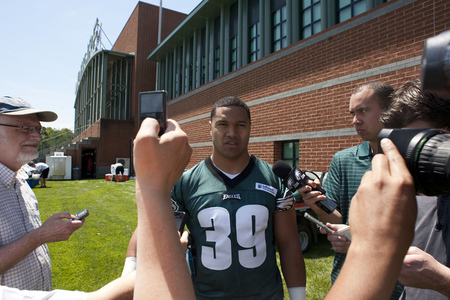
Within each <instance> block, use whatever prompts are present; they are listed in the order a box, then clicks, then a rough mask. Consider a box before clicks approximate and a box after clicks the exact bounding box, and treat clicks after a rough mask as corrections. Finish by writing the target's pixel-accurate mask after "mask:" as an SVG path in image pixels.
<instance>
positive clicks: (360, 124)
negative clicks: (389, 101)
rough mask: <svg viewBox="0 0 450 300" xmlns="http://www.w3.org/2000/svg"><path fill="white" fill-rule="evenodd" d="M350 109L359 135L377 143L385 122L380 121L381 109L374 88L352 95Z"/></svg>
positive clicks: (365, 139)
mask: <svg viewBox="0 0 450 300" xmlns="http://www.w3.org/2000/svg"><path fill="white" fill-rule="evenodd" d="M349 111H350V113H351V114H352V116H353V120H352V123H353V126H354V127H355V129H356V132H357V133H358V135H359V136H360V137H361V138H362V139H363V140H364V141H369V142H375V143H376V142H377V140H378V134H379V133H380V131H381V129H383V124H382V123H381V122H380V115H381V109H380V106H379V104H378V101H377V98H376V96H375V92H374V90H372V89H365V90H363V91H361V92H359V93H356V94H354V95H352V96H351V97H350V105H349Z"/></svg>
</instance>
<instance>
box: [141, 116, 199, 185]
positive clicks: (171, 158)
mask: <svg viewBox="0 0 450 300" xmlns="http://www.w3.org/2000/svg"><path fill="white" fill-rule="evenodd" d="M158 130H159V124H158V122H157V121H156V120H155V119H151V118H147V119H145V120H144V121H143V122H142V125H141V128H140V129H139V132H138V133H137V136H136V139H135V140H134V156H133V157H134V169H135V171H136V178H137V179H138V180H139V179H142V180H144V181H145V182H146V185H148V186H150V188H151V189H153V190H159V191H165V192H166V191H169V192H170V190H171V189H172V187H173V185H174V184H175V183H176V182H177V180H178V179H179V178H180V176H181V174H182V173H183V171H184V168H185V167H186V165H187V164H188V163H189V160H190V157H191V153H192V149H191V147H190V145H189V143H188V138H187V135H186V133H185V132H184V131H182V130H181V128H180V126H179V125H178V123H176V122H175V121H173V120H167V129H166V131H165V133H164V134H163V135H162V136H161V137H158ZM149 179H151V180H149Z"/></svg>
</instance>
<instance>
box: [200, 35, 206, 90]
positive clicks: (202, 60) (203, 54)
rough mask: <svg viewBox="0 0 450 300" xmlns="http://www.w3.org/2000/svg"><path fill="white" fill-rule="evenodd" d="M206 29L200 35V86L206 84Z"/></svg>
mask: <svg viewBox="0 0 450 300" xmlns="http://www.w3.org/2000/svg"><path fill="white" fill-rule="evenodd" d="M205 48H206V28H203V29H202V30H201V33H200V85H202V84H205V83H206V50H205Z"/></svg>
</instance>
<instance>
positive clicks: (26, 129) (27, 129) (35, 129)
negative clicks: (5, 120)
mask: <svg viewBox="0 0 450 300" xmlns="http://www.w3.org/2000/svg"><path fill="white" fill-rule="evenodd" d="M0 126H8V127H16V128H20V131H21V132H23V133H27V134H29V133H34V132H39V133H44V132H45V127H42V126H27V125H10V124H0Z"/></svg>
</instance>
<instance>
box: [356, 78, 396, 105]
mask: <svg viewBox="0 0 450 300" xmlns="http://www.w3.org/2000/svg"><path fill="white" fill-rule="evenodd" d="M366 89H371V90H373V91H374V92H375V96H376V97H377V100H378V105H379V106H380V109H381V110H385V109H386V108H387V107H389V104H390V102H391V99H390V98H389V95H390V94H391V93H392V92H393V91H394V88H393V87H392V86H390V85H389V84H388V83H386V82H382V81H369V82H366V83H363V84H361V85H360V86H358V87H357V88H355V89H354V90H353V92H352V95H354V94H357V93H359V92H362V91H363V90H366Z"/></svg>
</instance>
